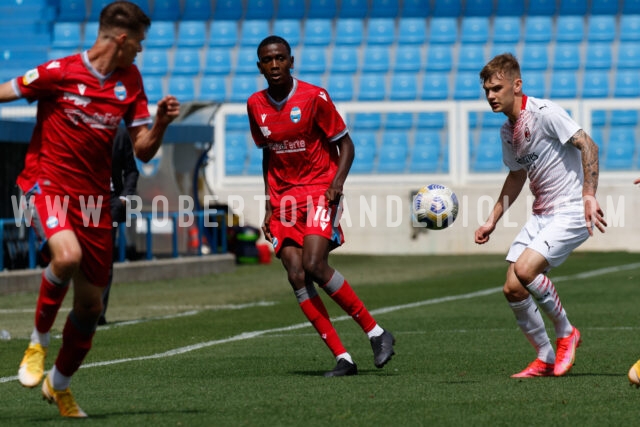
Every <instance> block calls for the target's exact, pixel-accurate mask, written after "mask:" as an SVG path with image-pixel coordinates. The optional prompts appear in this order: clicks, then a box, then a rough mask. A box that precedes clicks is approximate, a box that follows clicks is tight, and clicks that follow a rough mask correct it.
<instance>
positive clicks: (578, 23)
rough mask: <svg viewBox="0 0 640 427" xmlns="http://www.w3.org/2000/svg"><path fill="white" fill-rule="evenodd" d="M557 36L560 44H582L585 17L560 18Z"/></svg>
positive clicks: (556, 38) (558, 19)
mask: <svg viewBox="0 0 640 427" xmlns="http://www.w3.org/2000/svg"><path fill="white" fill-rule="evenodd" d="M555 34H556V37H555V41H556V42H558V43H564V42H573V43H579V42H581V41H582V40H583V39H584V16H567V15H561V16H558V18H557V20H556V33H555Z"/></svg>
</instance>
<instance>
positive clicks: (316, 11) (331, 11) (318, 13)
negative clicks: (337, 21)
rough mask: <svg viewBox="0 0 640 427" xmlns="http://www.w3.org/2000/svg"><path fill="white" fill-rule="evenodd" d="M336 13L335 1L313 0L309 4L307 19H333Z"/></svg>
mask: <svg viewBox="0 0 640 427" xmlns="http://www.w3.org/2000/svg"><path fill="white" fill-rule="evenodd" d="M337 13H338V6H337V2H336V0H313V1H312V2H309V12H308V14H307V19H318V18H320V19H333V18H335V17H336V15H337Z"/></svg>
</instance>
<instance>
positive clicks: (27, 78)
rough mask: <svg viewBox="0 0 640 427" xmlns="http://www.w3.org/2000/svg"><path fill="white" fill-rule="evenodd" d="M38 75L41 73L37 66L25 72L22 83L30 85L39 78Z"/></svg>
mask: <svg viewBox="0 0 640 427" xmlns="http://www.w3.org/2000/svg"><path fill="white" fill-rule="evenodd" d="M38 77H40V74H38V69H37V68H34V69H33V70H29V71H27V72H26V73H25V74H24V76H22V84H23V85H25V86H28V85H29V84H30V83H33V82H34V81H36V80H38Z"/></svg>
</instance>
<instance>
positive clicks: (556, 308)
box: [527, 274, 573, 338]
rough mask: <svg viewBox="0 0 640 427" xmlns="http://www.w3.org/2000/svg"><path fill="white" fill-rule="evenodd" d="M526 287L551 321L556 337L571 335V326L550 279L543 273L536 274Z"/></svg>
mask: <svg viewBox="0 0 640 427" xmlns="http://www.w3.org/2000/svg"><path fill="white" fill-rule="evenodd" d="M527 289H528V290H529V292H530V293H531V295H533V297H534V298H535V299H536V302H537V303H538V306H539V307H540V308H541V309H542V311H544V312H545V314H546V315H547V316H548V317H549V319H551V321H552V322H553V326H554V328H555V330H556V337H558V338H564V337H568V336H569V335H571V332H572V330H573V327H572V326H571V322H569V319H568V318H567V313H566V312H565V311H564V308H563V307H562V302H560V297H559V296H558V293H557V292H556V287H555V286H554V285H553V283H552V282H551V280H549V278H548V277H547V276H545V275H544V274H538V276H536V278H535V279H533V282H531V283H529V284H528V285H527Z"/></svg>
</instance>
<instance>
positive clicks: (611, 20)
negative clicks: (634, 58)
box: [587, 15, 616, 42]
mask: <svg viewBox="0 0 640 427" xmlns="http://www.w3.org/2000/svg"><path fill="white" fill-rule="evenodd" d="M615 38H616V17H615V16H612V15H591V16H590V17H589V23H588V24H587V40H588V41H590V42H611V41H613V40H614V39H615Z"/></svg>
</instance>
